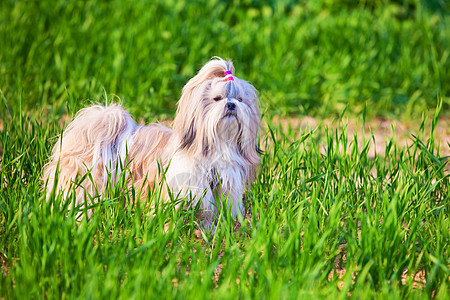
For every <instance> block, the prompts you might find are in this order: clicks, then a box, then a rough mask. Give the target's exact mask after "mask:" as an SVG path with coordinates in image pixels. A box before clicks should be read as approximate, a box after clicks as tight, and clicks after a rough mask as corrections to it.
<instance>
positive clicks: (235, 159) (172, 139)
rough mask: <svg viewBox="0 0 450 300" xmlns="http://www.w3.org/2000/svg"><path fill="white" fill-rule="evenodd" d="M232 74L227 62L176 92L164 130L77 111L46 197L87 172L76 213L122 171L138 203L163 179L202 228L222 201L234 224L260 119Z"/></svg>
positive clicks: (115, 108)
mask: <svg viewBox="0 0 450 300" xmlns="http://www.w3.org/2000/svg"><path fill="white" fill-rule="evenodd" d="M234 72H235V70H234V67H233V64H232V62H231V61H225V60H223V59H221V58H218V57H216V58H213V59H212V60H210V61H209V62H207V63H206V64H205V65H204V66H203V67H202V68H201V70H200V71H199V72H198V74H197V75H196V76H195V77H193V78H192V79H191V80H189V82H188V83H187V84H186V85H185V86H184V88H183V92H182V95H181V98H180V100H179V102H178V105H177V112H176V115H175V119H174V121H173V128H172V129H170V128H167V127H165V126H163V125H161V124H156V123H154V124H149V125H147V126H142V125H138V124H136V122H135V121H134V120H133V119H132V118H131V116H130V115H129V114H128V113H127V112H126V111H125V110H124V109H123V108H122V107H121V106H119V105H117V104H111V105H109V106H101V105H94V106H91V107H87V108H84V109H82V110H81V111H79V112H78V114H77V115H76V117H75V119H74V120H73V121H72V122H71V123H70V124H69V126H68V127H67V128H66V129H65V131H64V132H63V134H62V136H61V137H60V138H59V140H58V142H57V143H56V145H55V146H54V148H53V152H52V155H51V158H50V162H49V163H48V164H47V165H46V166H45V169H44V178H43V179H44V181H45V182H46V183H47V195H50V193H51V191H52V190H53V189H55V190H57V191H64V192H65V193H67V190H68V189H69V186H70V185H71V183H72V182H74V181H75V179H76V178H77V176H83V175H84V174H86V173H87V172H90V173H91V179H89V178H86V179H85V180H84V181H83V182H82V183H81V185H79V186H78V187H77V188H76V196H77V203H76V205H82V204H83V203H84V202H85V197H86V194H87V195H91V196H92V195H93V194H95V193H97V192H98V193H101V192H102V191H104V190H105V188H106V186H107V184H108V183H109V184H112V185H114V180H115V179H116V178H117V177H118V176H117V175H118V174H120V173H121V172H122V171H124V170H122V166H125V165H126V167H127V168H128V170H127V172H128V173H129V174H131V179H130V180H129V185H131V184H134V187H135V188H136V189H138V190H139V191H140V195H141V198H143V199H145V198H146V196H147V195H148V193H150V192H151V190H152V188H154V187H155V183H158V182H159V181H161V180H163V177H164V180H165V181H166V183H167V184H165V186H166V187H167V188H168V189H170V191H171V193H172V194H173V195H178V196H179V197H189V201H190V203H192V204H193V205H197V204H198V202H199V201H200V203H199V206H200V209H201V211H202V212H201V213H200V214H201V219H202V223H203V225H204V226H205V227H207V228H211V227H210V226H211V225H214V221H215V218H214V214H215V213H217V209H218V208H220V207H221V206H222V203H223V202H224V201H227V204H228V206H229V207H231V212H232V215H233V217H234V218H236V216H237V215H238V214H239V213H241V214H243V213H244V211H243V210H244V206H243V203H242V196H243V193H244V191H245V190H246V189H247V188H248V187H249V185H250V184H251V182H252V181H253V180H254V179H255V175H256V168H257V166H258V165H259V153H258V152H259V149H258V147H257V140H256V139H257V134H258V131H259V123H260V113H259V110H258V107H259V100H258V97H257V94H256V90H255V88H254V87H253V86H252V85H251V84H249V83H248V82H247V81H245V80H242V79H239V78H237V77H236V76H235V75H234ZM126 160H127V161H126ZM161 167H162V169H164V170H165V171H164V176H161ZM56 172H58V180H55V175H56ZM165 194H166V197H167V190H166V192H165ZM86 198H89V197H86Z"/></svg>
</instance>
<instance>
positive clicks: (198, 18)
mask: <svg viewBox="0 0 450 300" xmlns="http://www.w3.org/2000/svg"><path fill="white" fill-rule="evenodd" d="M424 3H428V5H425V4H422V2H420V1H419V0H403V1H402V0H399V1H387V0H370V1H350V0H320V1H319V0H318V1H299V3H296V1H268V2H266V1H219V0H215V1H205V3H202V2H201V1H178V0H177V1H172V0H170V1H131V2H130V1H96V0H95V1H81V2H80V1H12V0H4V1H2V2H1V4H0V40H1V41H2V42H1V44H2V46H1V47H0V78H1V79H0V82H1V84H0V88H1V89H2V91H3V93H4V94H5V96H6V98H7V99H8V101H9V102H10V104H11V105H16V104H15V103H16V102H17V98H18V97H20V95H23V99H24V103H23V104H24V107H26V108H34V107H35V106H38V107H42V108H46V109H52V111H54V114H60V113H62V111H63V110H62V109H61V108H64V107H65V102H66V101H67V93H66V91H65V90H66V89H67V90H68V92H69V93H70V94H71V95H72V96H73V99H75V100H76V103H78V102H80V101H85V100H86V99H99V98H100V97H102V95H103V94H104V90H106V91H107V92H108V93H110V94H115V95H117V96H119V97H120V98H121V99H122V101H123V102H124V103H125V104H127V105H128V106H129V107H131V109H132V111H133V112H134V113H137V114H141V115H142V114H144V115H145V116H146V117H154V116H155V114H156V115H158V114H160V113H169V114H172V111H173V109H174V107H175V103H176V99H178V97H179V94H180V89H181V87H182V86H183V85H184V84H185V83H186V81H187V80H188V79H189V78H190V77H192V75H193V74H194V72H196V71H197V70H198V69H199V68H200V67H201V66H202V65H203V64H204V63H205V62H206V60H208V59H209V58H211V57H212V56H215V55H218V56H221V57H223V58H232V59H234V60H235V62H236V64H237V72H238V73H237V75H238V76H239V77H242V78H246V79H248V80H250V81H251V82H253V83H254V85H255V86H256V87H258V89H259V90H260V91H261V93H262V95H261V96H262V98H263V100H264V101H263V103H265V104H266V105H268V106H270V107H271V110H276V111H278V112H282V113H291V114H297V113H301V114H311V113H315V114H320V115H329V114H330V113H335V114H339V113H341V112H342V111H343V109H344V108H345V107H347V106H348V107H349V108H350V110H351V111H352V112H355V113H358V112H360V111H362V109H363V107H364V105H365V104H366V103H367V104H368V105H369V107H370V108H371V109H370V110H369V112H370V114H371V115H380V114H382V115H388V116H391V115H394V116H398V115H402V114H404V115H406V116H408V117H410V116H411V114H413V115H415V116H419V117H420V113H421V112H422V111H424V110H426V109H429V108H434V107H435V106H436V103H437V102H436V99H438V97H442V98H443V102H444V112H445V111H446V110H447V109H449V108H450V88H449V84H448V83H449V82H450V73H449V70H450V50H449V49H450V42H449V41H450V26H448V24H449V22H450V19H449V18H450V14H449V13H448V11H449V10H450V6H449V4H448V2H446V1H440V0H427V1H424Z"/></svg>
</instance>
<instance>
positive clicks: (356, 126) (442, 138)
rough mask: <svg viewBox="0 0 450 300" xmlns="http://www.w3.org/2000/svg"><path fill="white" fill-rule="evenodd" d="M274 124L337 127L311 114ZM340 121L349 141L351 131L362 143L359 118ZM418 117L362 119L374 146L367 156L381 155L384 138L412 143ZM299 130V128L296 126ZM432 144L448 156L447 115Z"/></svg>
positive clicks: (449, 123)
mask: <svg viewBox="0 0 450 300" xmlns="http://www.w3.org/2000/svg"><path fill="white" fill-rule="evenodd" d="M274 122H275V124H280V123H281V124H282V126H283V127H284V128H288V127H290V128H292V129H294V130H295V128H299V129H300V128H301V129H303V130H304V129H306V130H312V129H314V128H316V127H317V126H321V125H325V126H329V127H331V128H338V127H339V124H338V122H333V120H331V119H325V120H320V119H317V118H313V117H308V116H305V117H300V118H275V119H274ZM342 123H343V124H344V125H347V127H348V137H349V142H351V141H352V137H353V135H354V134H355V133H357V134H358V140H359V143H358V144H359V145H362V136H363V128H362V123H363V122H362V119H356V118H352V119H343V121H342ZM420 123H421V120H417V122H413V121H409V122H402V121H399V120H388V119H384V118H374V119H372V120H370V121H366V124H365V128H364V136H365V139H366V141H367V140H370V139H371V134H372V133H371V132H373V135H374V138H375V145H374V146H375V147H374V146H373V145H372V146H371V147H370V150H369V156H370V157H373V156H374V154H375V151H376V153H377V154H379V155H384V153H385V146H386V142H387V141H388V140H389V139H390V138H392V137H394V140H395V141H396V142H397V143H398V145H399V146H406V145H411V144H413V143H414V142H413V137H412V135H415V136H418V135H419V127H420ZM430 124H431V121H428V122H427V123H426V125H425V131H424V133H425V135H424V136H420V137H421V140H422V141H423V142H424V143H425V142H426V139H428V137H429V135H430V128H431V125H430ZM299 131H300V130H299ZM434 136H435V144H436V146H437V145H439V150H440V151H439V154H440V155H439V156H440V157H444V156H450V116H447V117H441V118H440V119H439V122H438V124H437V126H436V129H435V133H434Z"/></svg>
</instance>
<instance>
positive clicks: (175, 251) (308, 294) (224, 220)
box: [0, 0, 450, 299]
mask: <svg viewBox="0 0 450 300" xmlns="http://www.w3.org/2000/svg"><path fill="white" fill-rule="evenodd" d="M449 9H450V6H449V4H448V2H446V1H439V0H436V1H419V0H404V1H387V0H385V1H382V0H380V1H377V0H372V1H358V2H357V1H350V0H319V1H208V2H200V1H183V0H179V1H171V0H168V1H119V0H117V1H62V0H58V1H12V0H4V1H1V2H0V98H1V99H2V100H1V101H0V166H1V169H0V180H1V182H0V262H1V270H0V298H5V299H28V298H51V299H53V298H57V299H59V298H96V299H97V298H105V299H108V298H122V299H129V298H150V297H151V298H156V297H158V298H195V299H199V298H213V297H214V298H231V299H232V298H274V299H277V298H281V299H284V298H305V299H316V298H355V299H378V298H382V299H385V298H389V299H404V298H408V299H415V298H419V299H422V298H437V299H448V298H449V290H450V258H449V257H450V255H449V252H448V249H449V232H450V226H449V224H450V223H449V207H450V201H449V200H450V197H449V194H450V179H449V178H450V167H449V162H448V160H449V159H448V158H449V157H448V155H450V150H449V149H450V144H449V143H450V138H449V136H450V125H449V120H450V118H449V116H450V85H449V82H450V73H449V72H450V71H449V70H450V26H449V22H450V14H449ZM214 55H218V56H221V57H224V58H231V59H233V60H234V63H235V66H236V73H237V76H238V77H240V78H244V79H247V80H249V81H250V82H252V84H253V85H254V86H255V87H256V88H257V89H258V91H259V96H260V100H261V112H262V115H263V118H262V120H263V125H262V128H261V134H260V136H259V144H260V148H262V149H263V150H264V153H263V154H262V155H261V168H260V170H259V172H258V176H257V179H256V181H255V183H254V184H253V185H252V187H251V189H250V190H249V191H248V192H247V193H246V195H245V201H244V203H245V207H246V216H245V217H243V218H240V219H239V220H238V221H237V222H234V221H233V220H232V218H231V216H230V213H229V212H227V211H223V212H222V214H221V215H220V217H219V224H218V227H219V228H220V230H218V231H216V233H215V234H214V235H212V236H211V235H208V234H204V233H202V232H200V231H199V230H198V227H197V226H196V220H195V218H194V213H195V212H194V211H193V210H192V209H185V210H176V209H175V205H174V203H175V201H172V202H169V203H166V204H161V205H157V206H156V207H157V209H156V211H154V210H153V209H152V208H151V206H149V205H146V203H147V202H154V203H160V201H161V199H160V197H159V196H160V194H159V193H158V192H154V193H153V194H151V195H150V196H149V198H148V199H146V200H145V201H144V202H142V201H140V199H138V198H137V197H136V196H135V195H134V194H133V193H128V192H127V191H126V189H125V178H121V180H119V183H118V184H117V185H116V186H115V187H114V188H111V189H109V190H108V191H107V192H106V193H105V194H104V195H102V196H101V197H100V198H99V199H98V201H97V203H96V204H95V205H94V210H95V212H94V214H93V216H92V218H91V219H90V221H87V220H86V219H77V215H78V212H79V211H77V210H76V209H71V210H69V209H68V207H69V203H70V201H72V200H73V197H72V196H69V197H68V198H67V199H63V198H62V197H61V196H58V195H52V196H51V197H50V199H49V200H48V201H46V200H45V193H44V192H43V188H44V187H43V183H42V182H41V180H40V177H41V172H42V168H43V165H44V164H45V163H46V162H47V161H48V156H49V153H50V150H51V147H52V145H53V144H54V143H55V141H56V136H57V135H58V134H60V133H61V131H62V129H63V128H64V126H66V125H67V124H68V122H69V121H70V119H71V118H72V117H73V116H74V114H75V113H76V111H77V110H78V109H80V108H81V107H84V106H85V105H88V104H89V103H92V102H97V103H110V102H111V101H114V102H120V103H122V104H123V105H124V106H125V107H126V108H127V109H128V110H129V111H130V112H131V113H132V115H133V116H134V118H135V119H136V120H138V121H139V122H142V123H149V122H153V121H157V120H159V121H165V122H166V121H168V122H170V120H171V119H173V116H174V112H175V109H176V102H177V99H178V98H179V96H180V93H181V89H182V87H183V85H184V84H185V83H186V82H187V80H188V79H189V78H191V77H192V76H194V75H195V73H196V72H197V70H198V69H199V68H200V67H201V66H202V65H203V64H204V63H205V62H206V61H207V60H208V59H210V58H211V57H212V56H214ZM308 118H310V119H311V118H313V119H314V120H315V122H314V124H313V126H310V125H304V123H303V121H304V120H306V119H308ZM381 122H382V123H383V124H388V125H387V127H388V128H389V129H390V134H388V135H383V134H380V133H379V132H378V131H377V130H375V129H374V127H376V126H377V125H378V124H379V123H381ZM394 124H397V125H394ZM403 124H410V125H408V126H406V128H407V130H404V127H402V126H403ZM390 125H391V126H390ZM397 127H400V128H397ZM402 128H403V131H402V135H403V137H399V135H400V134H399V133H398V132H399V131H401V130H400V129H402ZM125 175H126V174H125ZM125 175H124V176H125ZM123 198H126V201H125V205H122V204H121V203H122V199H123ZM177 201H184V199H177Z"/></svg>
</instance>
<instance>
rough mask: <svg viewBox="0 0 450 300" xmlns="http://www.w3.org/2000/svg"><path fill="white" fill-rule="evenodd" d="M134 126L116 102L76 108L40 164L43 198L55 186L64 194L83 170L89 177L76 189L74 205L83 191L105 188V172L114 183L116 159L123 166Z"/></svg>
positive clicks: (90, 192) (79, 202) (48, 194)
mask: <svg viewBox="0 0 450 300" xmlns="http://www.w3.org/2000/svg"><path fill="white" fill-rule="evenodd" d="M136 128H137V124H136V122H135V121H134V120H133V119H132V118H131V116H130V115H129V114H128V113H127V112H126V111H125V110H124V109H123V108H122V107H121V106H120V105H117V104H111V105H109V106H101V105H94V106H91V107H87V108H84V109H82V110H80V111H79V112H78V114H77V115H76V117H75V119H74V120H73V121H72V122H71V123H70V124H69V126H68V127H67V128H66V129H65V131H64V132H63V134H62V135H61V136H60V137H59V139H58V142H57V143H56V145H55V146H54V147H53V150H52V155H51V157H50V161H49V162H48V163H47V164H46V165H45V167H44V174H43V179H44V183H46V184H47V198H48V197H49V196H50V193H51V192H52V190H53V189H55V188H56V190H57V191H61V190H64V191H65V192H64V194H65V195H67V192H68V190H69V187H70V185H71V183H72V182H74V181H75V179H76V177H77V176H83V175H85V174H86V173H87V172H91V175H92V179H93V180H91V179H90V178H86V179H85V180H84V181H83V182H82V183H81V186H80V187H78V188H77V189H76V193H77V203H76V204H77V205H79V204H82V203H83V201H84V192H83V191H85V192H86V193H88V194H90V195H92V194H93V193H94V191H95V189H97V190H98V191H102V190H104V189H105V188H106V184H107V181H108V172H109V173H110V174H111V180H112V183H114V182H113V180H114V178H115V177H116V176H117V175H118V174H116V171H115V170H116V166H117V170H119V172H120V165H118V164H119V160H120V161H121V162H122V166H124V164H125V159H126V155H127V153H126V152H127V148H128V147H129V146H130V143H131V142H132V141H131V139H132V135H133V132H134V131H135V129H136ZM57 173H58V174H57ZM56 176H58V177H56ZM56 178H58V180H56ZM92 181H93V182H92ZM55 185H56V186H55Z"/></svg>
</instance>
